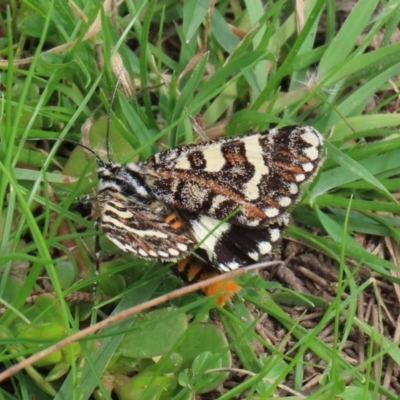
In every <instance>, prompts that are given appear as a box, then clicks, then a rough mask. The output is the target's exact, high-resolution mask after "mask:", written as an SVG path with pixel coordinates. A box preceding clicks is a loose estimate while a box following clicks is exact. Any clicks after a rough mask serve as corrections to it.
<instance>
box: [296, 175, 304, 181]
mask: <svg viewBox="0 0 400 400" xmlns="http://www.w3.org/2000/svg"><path fill="white" fill-rule="evenodd" d="M295 179H296V182H303V181H304V179H306V177H305V175H304V174H298V175H295Z"/></svg>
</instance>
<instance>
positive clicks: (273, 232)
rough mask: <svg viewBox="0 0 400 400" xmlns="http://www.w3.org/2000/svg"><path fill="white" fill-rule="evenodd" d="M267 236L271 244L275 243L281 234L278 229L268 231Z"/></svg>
mask: <svg viewBox="0 0 400 400" xmlns="http://www.w3.org/2000/svg"><path fill="white" fill-rule="evenodd" d="M269 236H270V238H271V242H276V241H277V240H279V238H280V237H281V232H280V230H279V229H276V228H275V229H270V230H269Z"/></svg>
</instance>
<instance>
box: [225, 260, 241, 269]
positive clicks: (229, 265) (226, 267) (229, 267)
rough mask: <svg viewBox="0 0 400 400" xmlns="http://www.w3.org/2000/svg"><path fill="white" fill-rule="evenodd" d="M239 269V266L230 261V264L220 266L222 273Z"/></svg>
mask: <svg viewBox="0 0 400 400" xmlns="http://www.w3.org/2000/svg"><path fill="white" fill-rule="evenodd" d="M239 267H240V264H239V263H238V262H236V261H231V262H228V263H226V264H222V265H221V269H222V270H224V271H232V270H233V269H237V268H239Z"/></svg>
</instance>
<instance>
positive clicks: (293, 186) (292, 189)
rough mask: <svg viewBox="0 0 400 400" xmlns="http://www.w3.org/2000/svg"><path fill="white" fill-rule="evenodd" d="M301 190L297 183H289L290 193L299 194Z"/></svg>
mask: <svg viewBox="0 0 400 400" xmlns="http://www.w3.org/2000/svg"><path fill="white" fill-rule="evenodd" d="M298 192H299V187H298V186H297V185H296V184H295V183H290V185H289V193H290V194H297V193H298Z"/></svg>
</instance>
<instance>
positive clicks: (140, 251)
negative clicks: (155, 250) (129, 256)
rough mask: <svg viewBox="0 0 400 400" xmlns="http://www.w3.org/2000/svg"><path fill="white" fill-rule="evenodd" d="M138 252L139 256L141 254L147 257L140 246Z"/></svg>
mask: <svg viewBox="0 0 400 400" xmlns="http://www.w3.org/2000/svg"><path fill="white" fill-rule="evenodd" d="M139 254H140V255H141V256H143V257H147V256H148V254H147V253H146V252H145V251H144V250H143V249H142V248H140V249H139Z"/></svg>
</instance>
